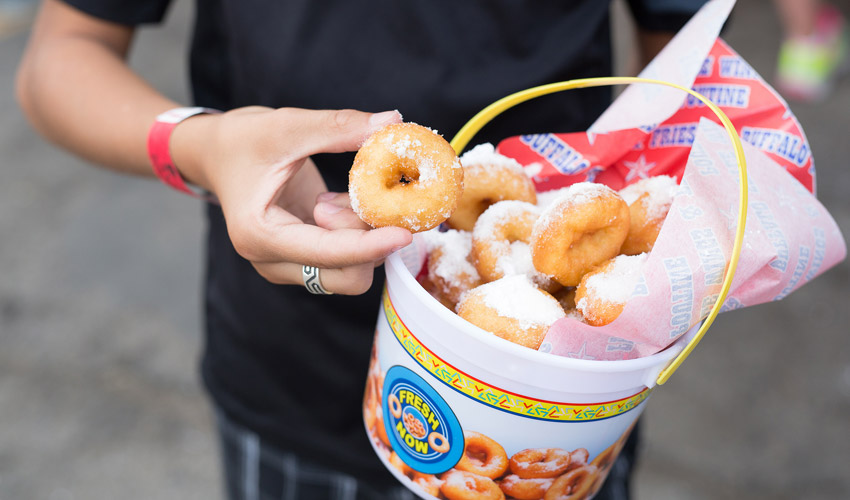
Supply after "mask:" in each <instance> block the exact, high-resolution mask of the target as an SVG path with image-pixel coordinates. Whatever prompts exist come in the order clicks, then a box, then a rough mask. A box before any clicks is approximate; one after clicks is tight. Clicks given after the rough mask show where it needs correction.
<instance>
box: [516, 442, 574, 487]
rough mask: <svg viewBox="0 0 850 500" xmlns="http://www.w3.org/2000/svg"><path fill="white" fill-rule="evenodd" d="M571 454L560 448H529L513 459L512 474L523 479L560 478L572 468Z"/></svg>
mask: <svg viewBox="0 0 850 500" xmlns="http://www.w3.org/2000/svg"><path fill="white" fill-rule="evenodd" d="M570 461H571V457H570V452H568V451H567V450H562V449H560V448H529V449H525V450H522V451H520V452H517V453H516V454H514V456H512V457H511V460H510V466H511V472H513V473H514V474H516V475H517V476H519V477H521V478H522V479H535V478H541V477H543V478H546V477H558V476H560V475H561V474H563V473H564V472H566V470H567V468H568V467H569V466H570Z"/></svg>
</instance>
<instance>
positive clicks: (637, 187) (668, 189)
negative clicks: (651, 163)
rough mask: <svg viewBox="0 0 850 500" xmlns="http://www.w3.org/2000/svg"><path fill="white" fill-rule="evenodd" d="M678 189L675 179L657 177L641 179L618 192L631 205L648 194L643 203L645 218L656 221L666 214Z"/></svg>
mask: <svg viewBox="0 0 850 500" xmlns="http://www.w3.org/2000/svg"><path fill="white" fill-rule="evenodd" d="M678 189H679V186H678V184H677V183H676V178H675V177H670V176H668V175H657V176H655V177H650V178H648V179H641V180H639V181H638V182H635V183H634V184H630V185H628V186H626V187H624V188H623V189H621V190H620V196H622V197H623V200H625V202H626V203H628V204H629V205H631V204H632V203H634V202H635V201H637V200H638V198H640V197H641V196H643V194H644V193H648V194H649V196H647V197H646V198H644V200H645V201H644V202H643V203H644V206H645V207H646V215H647V218H649V219H657V218H660V217H664V216H665V215H666V214H667V211H668V210H669V209H670V205H671V204H672V203H673V198H674V197H675V196H676V192H677V191H678Z"/></svg>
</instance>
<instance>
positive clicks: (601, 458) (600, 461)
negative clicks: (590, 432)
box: [590, 443, 620, 470]
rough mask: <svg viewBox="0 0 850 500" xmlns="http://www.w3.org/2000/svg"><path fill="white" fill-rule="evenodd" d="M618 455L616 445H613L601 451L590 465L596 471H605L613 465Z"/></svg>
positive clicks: (618, 451)
mask: <svg viewBox="0 0 850 500" xmlns="http://www.w3.org/2000/svg"><path fill="white" fill-rule="evenodd" d="M619 453H620V450H619V449H618V443H614V444H612V445H611V446H609V447H607V448H605V449H604V450H602V452H601V453H600V454H599V455H596V456H595V457H594V458H593V461H592V462H591V463H590V465H592V466H594V467H596V468H598V469H603V470H604V469H607V468H608V467H610V466H611V464H613V463H614V461H615V460H617V455H618V454H619Z"/></svg>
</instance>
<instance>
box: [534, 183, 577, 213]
mask: <svg viewBox="0 0 850 500" xmlns="http://www.w3.org/2000/svg"><path fill="white" fill-rule="evenodd" d="M569 189H570V188H569V187H564V188H560V189H552V190H551V191H543V192H541V193H537V206H538V207H540V208H541V209H543V210H545V209H547V208H549V206H550V205H552V204H553V203H555V202H556V201H558V200H559V199H560V198H561V197H563V196H564V195H566V194H567V191H569Z"/></svg>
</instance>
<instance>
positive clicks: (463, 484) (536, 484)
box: [388, 431, 620, 500]
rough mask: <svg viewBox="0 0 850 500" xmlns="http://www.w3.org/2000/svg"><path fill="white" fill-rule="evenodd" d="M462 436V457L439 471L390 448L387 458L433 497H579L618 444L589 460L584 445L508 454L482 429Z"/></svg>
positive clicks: (594, 487)
mask: <svg viewBox="0 0 850 500" xmlns="http://www.w3.org/2000/svg"><path fill="white" fill-rule="evenodd" d="M463 437H464V442H465V445H464V453H463V455H462V456H461V458H460V460H459V461H458V463H457V464H455V466H454V467H452V468H451V469H449V470H448V471H446V472H444V473H442V474H439V475H434V474H423V473H421V472H418V471H416V470H414V469H412V468H411V467H410V466H408V465H407V464H405V463H404V462H403V461H402V460H401V458H400V457H399V456H398V455H396V453H395V452H394V451H392V452H390V455H389V458H388V459H389V462H390V464H391V465H392V466H393V467H394V468H395V469H396V470H398V471H399V472H401V473H402V474H403V475H404V476H406V477H407V478H408V479H410V480H411V481H413V483H414V484H415V485H416V486H418V487H419V488H421V489H422V490H424V492H425V493H427V494H429V495H431V496H433V497H435V498H445V499H448V500H467V499H485V500H487V499H493V500H496V499H506V498H508V499H517V500H580V499H583V498H587V497H588V496H589V495H590V494H592V493H594V492H596V491H598V490H599V488H600V487H601V486H602V482H603V481H604V478H605V476H606V474H607V472H608V468H609V467H610V465H611V463H613V461H614V458H615V457H616V456H617V453H618V452H619V450H618V449H616V448H617V447H619V446H620V443H619V442H618V443H615V444H614V445H612V446H611V447H610V448H608V449H606V450H605V451H603V452H602V453H600V454H599V455H598V456H597V457H596V458H594V459H593V460H592V461H590V462H588V458H589V453H588V451H587V450H586V449H584V448H577V449H575V450H573V451H567V450H563V449H561V448H527V449H524V450H521V451H518V452H517V453H514V454H513V456H511V457H510V458H508V455H507V453H505V449H504V448H503V447H502V445H500V444H499V443H497V442H496V441H494V440H493V439H491V438H490V437H488V436H486V435H484V434H481V433H480V432H476V431H464V433H463Z"/></svg>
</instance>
